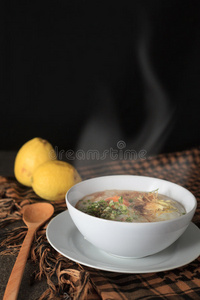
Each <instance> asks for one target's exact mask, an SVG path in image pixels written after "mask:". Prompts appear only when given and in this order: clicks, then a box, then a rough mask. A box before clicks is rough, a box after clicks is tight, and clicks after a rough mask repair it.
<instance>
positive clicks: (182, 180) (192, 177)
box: [0, 148, 200, 300]
mask: <svg viewBox="0 0 200 300" xmlns="http://www.w3.org/2000/svg"><path fill="white" fill-rule="evenodd" d="M15 155H16V152H6V151H1V152H0V175H2V176H13V175H14V174H13V166H14V159H15ZM78 171H79V172H80V173H81V175H82V176H83V179H85V178H90V177H95V176H101V175H109V174H137V175H147V176H153V177H159V178H164V179H167V180H170V181H174V182H176V183H178V184H181V185H183V186H186V187H187V188H189V189H190V190H191V191H192V192H193V193H194V194H195V196H196V197H197V200H198V208H197V212H196V217H195V219H194V223H196V225H197V226H200V223H199V214H200V212H199V203H200V202H199V201H200V150H199V148H195V149H191V150H186V151H182V152H179V153H172V154H166V155H165V154H163V155H162V154H161V155H158V156H157V157H156V158H148V159H146V160H144V161H139V162H137V161H111V162H101V163H97V164H96V165H95V164H92V165H90V166H87V165H85V166H80V168H79V169H78ZM18 222H21V221H18ZM18 224H19V223H18ZM11 226H15V225H11ZM15 259H16V256H14V255H4V256H2V255H0V274H1V281H0V299H2V298H3V294H4V290H5V287H6V283H7V280H8V278H9V275H10V272H11V270H12V267H13V265H14V262H15ZM197 262H198V264H199V260H198V261H197V260H196V264H197ZM194 264H195V263H194ZM193 268H194V265H193ZM33 272H34V265H33V264H31V263H30V262H27V264H26V268H25V272H24V276H23V279H22V283H21V287H20V292H19V297H18V299H19V300H23V299H26V300H34V299H36V298H37V297H39V296H41V294H42V292H44V291H45V290H46V288H47V283H46V281H45V280H41V281H40V282H37V284H34V285H32V286H31V285H30V284H29V281H30V276H31V274H32V273H33ZM178 272H179V270H178V271H175V273H173V274H176V278H178V279H176V282H170V280H171V281H173V280H174V279H171V278H170V274H171V273H169V274H168V275H169V277H167V275H166V273H165V274H164V275H163V274H162V275H161V274H159V276H158V277H157V274H153V275H152V278H151V280H152V282H151V285H150V284H149V282H148V284H146V289H147V290H148V289H151V290H152V291H151V295H150V294H149V295H148V292H145V293H146V298H145V297H144V299H166V297H165V295H164V292H163V291H164V288H166V282H167V280H168V284H169V286H170V287H171V286H173V289H174V290H173V289H172V290H173V291H172V292H171V294H170V295H171V296H170V297H169V298H167V299H172V300H176V299H186V298H185V296H184V293H186V294H187V295H188V299H194V300H195V299H198V298H195V297H196V295H199V293H200V276H199V277H198V278H196V279H197V280H196V282H197V281H198V284H197V285H195V287H194V286H193V285H192V284H193V282H192V283H191V286H190V284H189V283H188V280H189V281H190V277H188V272H191V269H190V266H188V268H187V267H186V268H185V269H184V270H182V271H181V273H180V274H179V273H178ZM195 272H196V274H197V273H198V274H200V268H199V267H196V271H195ZM177 274H179V275H180V276H178V275H177ZM162 276H164V277H166V278H168V279H166V278H164V277H163V278H162ZM184 276H185V278H184ZM191 276H192V275H191ZM104 278H106V277H104ZM127 278H128V277H127ZM129 278H130V277H129ZM149 278H150V277H148V278H147V277H146V276H139V275H138V277H137V280H138V285H139V286H141V282H142V284H143V285H142V286H143V289H145V280H146V282H147V281H148V280H150V279H149ZM173 278H174V277H173ZM188 278H189V279H188ZM191 278H192V277H191ZM107 279H108V278H107ZM109 280H111V279H109ZM159 280H160V285H162V284H163V283H162V284H161V282H162V280H166V282H165V286H164V284H163V291H162V290H161V288H160V290H159V284H158V286H156V284H157V283H155V285H154V283H153V282H154V281H155V282H156V281H157V282H158V281H159ZM177 280H180V285H179V284H177ZM140 281H141V282H140ZM184 281H185V282H184ZM120 284H121V286H120V287H119V291H120V293H121V291H123V292H124V296H123V297H121V298H120V299H143V298H137V296H135V295H136V294H134V291H132V292H127V290H125V288H124V290H123V284H122V283H120ZM134 284H135V283H134ZM184 284H186V285H187V290H185V291H184ZM188 284H189V285H188ZM181 289H183V290H181ZM119 291H118V293H119ZM183 291H184V292H183ZM123 292H122V294H123ZM128 293H130V294H128ZM137 293H139V290H138V292H137ZM153 294H154V296H155V297H156V298H154V296H152V295H153ZM102 295H104V294H103V293H102ZM133 295H134V296H133ZM106 297H107V296H106ZM106 297H103V296H102V299H108V298H106ZM129 297H130V298H129ZM131 297H134V298H131ZM138 297H140V294H138ZM177 297H178V298H177ZM199 299H200V298H199ZM84 300H85V299H84Z"/></svg>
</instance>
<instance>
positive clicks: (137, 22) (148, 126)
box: [0, 0, 200, 153]
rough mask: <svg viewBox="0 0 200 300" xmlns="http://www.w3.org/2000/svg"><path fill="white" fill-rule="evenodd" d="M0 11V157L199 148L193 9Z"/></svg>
mask: <svg viewBox="0 0 200 300" xmlns="http://www.w3.org/2000/svg"><path fill="white" fill-rule="evenodd" d="M0 6H1V7H0V14H1V19H0V21H1V32H0V40H1V47H0V62H1V87H0V99H1V118H0V120H1V130H0V150H17V149H19V147H21V145H22V144H24V143H25V142H26V141H27V140H29V139H31V138H33V137H36V136H40V137H43V138H45V139H47V140H49V141H50V142H51V143H52V145H53V146H54V147H55V146H57V147H58V149H64V150H67V149H74V150H77V149H100V150H104V149H106V148H108V147H115V148H116V144H117V141H119V140H122V141H124V142H125V143H126V146H127V147H128V148H132V149H136V150H138V149H146V150H147V152H148V153H160V152H169V151H176V150H182V149H186V148H190V147H194V146H198V145H200V126H199V114H200V108H199V99H200V43H199V42H200V17H199V16H200V9H199V1H194V0H192V1H184V0H183V1H174V0H173V1H171V0H162V1H160V0H157V1H155V0H152V1H143V0H141V1H134V0H130V1H94V0H92V1H84V0H82V1H76V0H73V1H72V0H71V1H69V0H62V1H59V0H56V1H52V0H50V1H8V0H6V1H5V0H3V1H1V4H0Z"/></svg>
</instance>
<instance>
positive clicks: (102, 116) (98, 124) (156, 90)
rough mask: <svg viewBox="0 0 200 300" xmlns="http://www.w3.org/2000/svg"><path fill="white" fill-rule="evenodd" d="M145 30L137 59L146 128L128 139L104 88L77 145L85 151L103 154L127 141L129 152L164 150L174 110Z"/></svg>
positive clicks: (110, 96) (113, 101)
mask: <svg viewBox="0 0 200 300" xmlns="http://www.w3.org/2000/svg"><path fill="white" fill-rule="evenodd" d="M147 28H148V30H147ZM143 29H145V30H143V31H142V33H141V34H140V37H139V39H138V41H137V55H138V56H137V58H136V59H137V60H138V65H139V68H140V73H141V74H142V80H143V86H144V89H145V95H144V101H145V107H146V111H147V116H146V118H145V119H144V124H143V127H142V128H141V130H140V131H139V132H138V134H137V135H135V132H134V133H133V136H134V138H133V137H130V138H129V139H128V140H127V139H125V138H124V137H123V133H122V130H121V128H120V125H119V121H118V119H117V113H116V108H115V99H113V98H112V95H110V93H109V91H108V90H107V89H106V88H103V89H101V92H100V94H99V100H100V101H99V104H97V106H96V108H95V111H94V112H93V114H92V116H91V117H90V118H89V119H88V121H87V124H86V126H85V127H84V128H83V130H82V134H81V137H80V140H79V143H78V145H77V147H78V149H82V150H84V151H87V150H92V149H97V150H98V151H100V152H103V151H104V150H105V149H109V148H110V147H115V148H116V144H117V141H119V140H124V141H125V143H126V148H127V149H136V150H137V151H139V150H142V149H144V150H145V151H146V152H147V155H150V154H157V153H159V151H160V150H161V149H162V146H163V144H164V143H165V141H166V138H167V136H168V134H169V132H170V130H171V127H172V126H171V125H170V123H171V120H172V117H173V114H174V108H173V107H172V104H171V103H170V101H169V98H168V97H167V94H166V92H165V91H164V89H163V88H162V86H161V84H160V82H159V79H158V78H157V77H156V74H155V72H154V70H153V66H152V65H151V61H150V58H149V48H150V42H149V41H150V32H149V27H148V26H145V23H144V22H143ZM133 88H134V85H133ZM133 130H134V129H133Z"/></svg>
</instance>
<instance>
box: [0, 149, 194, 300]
mask: <svg viewBox="0 0 200 300" xmlns="http://www.w3.org/2000/svg"><path fill="white" fill-rule="evenodd" d="M78 171H79V173H80V174H81V176H82V178H83V179H88V178H92V177H97V176H104V175H114V174H133V175H144V176H145V175H146V176H151V177H157V178H161V179H166V180H169V181H172V182H175V183H177V184H180V185H182V186H184V187H186V188H187V189H189V190H190V191H191V192H192V193H193V194H194V195H195V196H196V198H197V200H198V207H197V210H196V213H195V216H194V218H193V220H192V221H193V222H194V223H195V224H196V225H197V226H198V227H200V148H193V149H190V150H187V151H182V152H176V153H170V154H160V155H158V156H156V157H150V158H147V159H144V160H139V161H134V160H132V161H128V160H117V161H110V162H103V161H102V162H101V163H99V164H96V165H91V166H82V167H80V168H78ZM0 195H1V200H0V201H2V202H0V212H1V215H2V216H3V217H2V218H1V222H0V226H1V227H3V226H7V224H8V223H10V222H14V221H15V220H18V219H20V218H21V214H20V209H21V207H22V206H23V205H26V204H27V202H29V203H32V202H34V201H38V197H37V196H36V195H35V194H34V193H33V191H32V190H31V189H28V188H24V187H22V186H21V185H19V184H18V183H17V182H16V181H15V180H14V179H10V178H4V177H1V178H0ZM6 200H7V202H6ZM40 200H41V199H40ZM64 209H66V207H65V204H64V203H58V204H55V215H56V214H58V213H60V212H61V211H63V210H64ZM8 212H9V213H8ZM23 228H24V227H23ZM21 229H22V228H14V229H12V230H11V231H10V235H9V238H10V239H9V238H7V239H6V237H5V236H3V237H1V239H0V253H1V254H2V255H5V254H8V252H10V253H17V251H18V249H19V247H20V245H21V242H22V240H23V238H24V235H25V232H26V231H22V230H21ZM7 236H8V232H7ZM16 236H17V237H18V243H16V239H15V237H16ZM8 250H9V251H8ZM31 253H32V255H31V258H32V259H33V260H35V261H38V265H39V267H38V273H37V272H36V275H35V278H34V280H39V279H40V278H41V276H46V278H47V283H48V285H49V290H47V291H46V292H45V293H43V295H41V298H40V299H83V300H86V299H93V300H95V299H103V300H109V299H113V300H132V299H134V300H144V299H146V300H149V299H152V300H153V299H165V300H166V299H170V300H177V299H188V300H189V299H193V300H197V299H200V264H199V263H200V258H198V259H196V260H194V261H193V262H191V263H190V264H188V265H186V266H183V267H181V268H177V269H174V270H171V271H164V272H158V273H149V274H124V273H113V272H107V271H101V270H96V269H93V268H88V267H85V266H81V265H79V264H74V263H73V262H71V261H70V260H69V259H67V258H65V257H63V256H62V255H61V254H59V253H57V252H56V251H55V250H54V249H52V248H51V246H50V245H49V244H48V242H47V241H46V237H45V228H43V229H41V231H39V232H38V234H37V237H36V239H35V241H34V243H33V248H32V251H31ZM52 274H54V276H55V275H56V276H57V281H58V283H57V284H54V283H53V281H52V280H51V277H52Z"/></svg>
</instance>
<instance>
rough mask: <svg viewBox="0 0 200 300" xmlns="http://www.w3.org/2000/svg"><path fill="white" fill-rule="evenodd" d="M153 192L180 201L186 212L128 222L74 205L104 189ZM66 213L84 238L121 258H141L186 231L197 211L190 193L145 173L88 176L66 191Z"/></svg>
mask: <svg viewBox="0 0 200 300" xmlns="http://www.w3.org/2000/svg"><path fill="white" fill-rule="evenodd" d="M111 189H119V190H135V191H147V192H148V191H152V190H156V189H159V190H158V191H159V193H160V194H163V195H166V196H169V197H171V198H173V199H174V200H177V201H179V202H180V203H181V204H182V205H183V206H184V207H185V210H186V214H185V215H183V216H181V217H179V218H176V219H173V220H168V221H160V222H152V223H129V222H119V221H112V220H105V219H100V218H97V217H93V216H90V215H88V214H86V213H84V212H81V211H79V210H78V209H76V208H75V205H76V203H77V202H78V200H80V199H81V198H82V197H84V196H86V195H88V194H91V193H94V192H98V191H103V190H111ZM66 203H67V207H68V210H69V214H70V216H71V218H72V220H73V222H74V224H75V225H76V227H77V228H78V230H79V231H80V232H81V233H82V234H83V236H84V237H85V238H86V239H87V241H89V242H91V243H92V244H93V245H95V246H96V247H98V248H100V249H102V250H104V251H106V252H108V253H110V254H113V255H117V256H120V257H127V258H130V257H134V258H139V257H144V256H147V255H151V254H154V253H157V252H159V251H161V250H163V249H165V248H167V247H168V246H170V245H171V244H172V243H173V242H175V241H176V240H177V239H178V238H179V237H180V236H181V235H182V234H183V232H184V231H185V230H186V228H187V227H188V225H189V223H190V221H191V220H192V218H193V215H194V213H195V210H196V206H197V201H196V198H195V197H194V196H193V194H192V193H191V192H189V191H188V190H187V189H185V188H183V187H182V186H179V185H177V184H175V183H172V182H169V181H166V180H162V179H157V178H152V177H145V176H134V175H114V176H103V177H97V178H92V179H88V180H85V181H82V182H80V183H78V184H76V185H74V186H73V187H72V188H71V189H70V190H69V191H68V192H67V194H66Z"/></svg>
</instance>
